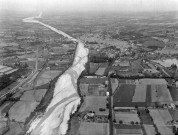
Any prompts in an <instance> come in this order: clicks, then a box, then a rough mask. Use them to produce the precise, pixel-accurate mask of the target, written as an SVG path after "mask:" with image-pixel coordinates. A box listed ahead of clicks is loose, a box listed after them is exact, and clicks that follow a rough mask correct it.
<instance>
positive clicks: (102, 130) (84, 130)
mask: <svg viewBox="0 0 178 135" xmlns="http://www.w3.org/2000/svg"><path fill="white" fill-rule="evenodd" d="M77 135H109V125H108V124H107V123H88V122H82V123H81V124H80V128H79V130H78V134H77Z"/></svg>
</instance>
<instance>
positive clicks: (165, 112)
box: [158, 109, 173, 124]
mask: <svg viewBox="0 0 178 135" xmlns="http://www.w3.org/2000/svg"><path fill="white" fill-rule="evenodd" d="M158 111H159V114H160V116H161V117H162V119H163V121H164V123H165V124H167V123H168V122H170V121H172V120H173V119H172V117H171V114H170V113H169V111H168V110H167V109H159V110H158Z"/></svg>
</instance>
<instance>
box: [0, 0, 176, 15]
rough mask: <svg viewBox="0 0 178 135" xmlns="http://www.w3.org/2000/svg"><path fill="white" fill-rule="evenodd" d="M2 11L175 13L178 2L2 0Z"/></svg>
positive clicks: (156, 0)
mask: <svg viewBox="0 0 178 135" xmlns="http://www.w3.org/2000/svg"><path fill="white" fill-rule="evenodd" d="M0 9H10V10H20V11H45V10H59V11H122V12H124V11H125V12H139V11H175V10H178V0H0Z"/></svg>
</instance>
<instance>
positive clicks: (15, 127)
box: [6, 122, 25, 135]
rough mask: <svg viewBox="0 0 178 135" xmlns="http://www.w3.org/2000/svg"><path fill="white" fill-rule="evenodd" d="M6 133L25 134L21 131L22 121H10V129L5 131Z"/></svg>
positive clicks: (13, 134)
mask: <svg viewBox="0 0 178 135" xmlns="http://www.w3.org/2000/svg"><path fill="white" fill-rule="evenodd" d="M6 134H7V135H20V134H22V135H23V134H25V133H24V131H23V123H22V124H21V123H17V122H11V123H10V130H9V131H8V132H7V133H6Z"/></svg>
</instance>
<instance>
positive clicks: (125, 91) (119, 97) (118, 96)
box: [113, 84, 135, 102]
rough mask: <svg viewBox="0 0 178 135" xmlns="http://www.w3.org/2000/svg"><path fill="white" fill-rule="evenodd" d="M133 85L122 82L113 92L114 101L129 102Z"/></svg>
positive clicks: (132, 93)
mask: <svg viewBox="0 0 178 135" xmlns="http://www.w3.org/2000/svg"><path fill="white" fill-rule="evenodd" d="M134 91H135V85H128V84H122V85H121V86H120V87H119V88H118V89H117V90H116V91H115V93H114V97H113V98H114V102H131V101H132V97H133V95H134Z"/></svg>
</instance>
